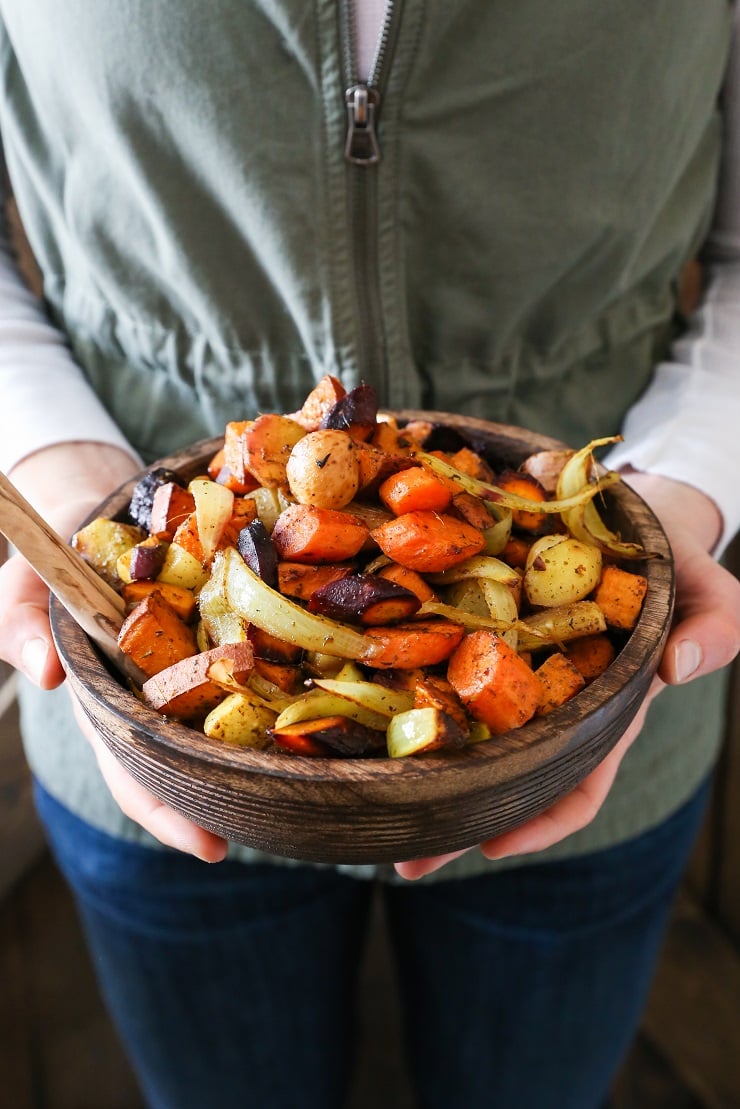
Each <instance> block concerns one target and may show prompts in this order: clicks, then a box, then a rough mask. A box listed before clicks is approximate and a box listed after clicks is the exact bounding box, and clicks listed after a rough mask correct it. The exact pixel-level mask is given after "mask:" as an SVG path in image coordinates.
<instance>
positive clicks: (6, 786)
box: [0, 682, 44, 898]
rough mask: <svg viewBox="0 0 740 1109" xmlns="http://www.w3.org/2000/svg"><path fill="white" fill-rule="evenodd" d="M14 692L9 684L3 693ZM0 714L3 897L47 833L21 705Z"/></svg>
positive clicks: (35, 857) (39, 849) (11, 703)
mask: <svg viewBox="0 0 740 1109" xmlns="http://www.w3.org/2000/svg"><path fill="white" fill-rule="evenodd" d="M8 691H11V692H12V685H11V684H10V683H7V682H6V684H5V685H4V686H3V687H2V690H0V694H7V693H8ZM7 700H9V704H8V705H7V706H6V707H5V711H4V712H3V714H2V716H0V843H4V844H12V845H13V850H12V851H7V850H6V851H2V852H0V898H2V897H3V896H4V895H5V894H6V892H7V891H8V890H9V889H10V887H11V886H12V885H13V883H14V882H17V881H18V879H19V878H20V877H21V875H23V874H24V873H25V872H26V871H27V870H28V868H29V867H31V866H33V865H34V864H35V863H36V862H37V861H38V859H39V858H40V856H41V854H42V852H43V850H44V835H43V832H42V829H41V825H40V824H39V821H38V819H37V817H36V812H35V809H34V806H33V799H32V796H31V777H30V773H29V770H28V766H27V765H26V760H25V757H24V755H23V748H22V746H21V739H20V731H19V727H18V708H17V705H16V703H15V701H14V700H13V699H10V698H7Z"/></svg>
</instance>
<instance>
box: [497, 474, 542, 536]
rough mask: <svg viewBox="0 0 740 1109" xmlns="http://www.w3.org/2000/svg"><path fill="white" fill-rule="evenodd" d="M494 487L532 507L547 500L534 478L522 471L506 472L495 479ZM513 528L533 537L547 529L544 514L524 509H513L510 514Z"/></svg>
mask: <svg viewBox="0 0 740 1109" xmlns="http://www.w3.org/2000/svg"><path fill="white" fill-rule="evenodd" d="M496 485H498V487H499V489H504V490H505V491H506V492H507V493H514V494H515V495H516V496H517V497H524V498H525V499H526V500H528V501H532V502H533V505H534V504H537V503H538V502H539V503H541V502H542V501H546V500H547V493H546V492H545V490H544V488H543V487H542V485H540V483H539V481H538V480H537V478H536V477H532V475H531V474H528V473H525V472H524V471H523V470H506V471H504V473H502V474H499V475H498V477H497V478H496ZM511 518H512V521H513V523H514V526H515V527H517V528H521V530H522V531H529V532H533V533H534V534H535V535H537V534H539V533H540V532H542V531H544V530H546V529H547V528H548V527H549V523H548V517H547V513H546V512H536V511H534V510H533V511H532V512H527V511H525V510H524V509H514V510H513V511H512V514H511Z"/></svg>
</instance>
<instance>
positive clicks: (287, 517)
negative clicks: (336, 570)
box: [272, 504, 368, 562]
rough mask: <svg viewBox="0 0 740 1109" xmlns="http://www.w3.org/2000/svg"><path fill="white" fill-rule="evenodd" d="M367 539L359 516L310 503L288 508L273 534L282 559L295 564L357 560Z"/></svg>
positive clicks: (280, 516)
mask: <svg viewBox="0 0 740 1109" xmlns="http://www.w3.org/2000/svg"><path fill="white" fill-rule="evenodd" d="M367 537H368V529H367V527H366V526H365V524H363V522H362V521H361V520H360V519H359V518H358V517H356V516H352V515H350V513H348V512H339V511H338V510H337V509H334V508H315V507H314V506H313V505H308V504H291V505H288V507H287V508H286V509H285V510H284V511H283V512H281V513H280V515H279V516H278V518H277V521H276V522H275V527H274V528H273V531H272V541H273V543H274V544H275V547H276V548H277V551H278V555H279V556H280V558H281V559H286V560H288V561H293V562H343V561H345V560H347V559H350V558H354V556H355V555H356V554H357V552H358V551H359V550H361V548H362V547H363V545H364V543H365V541H366V539H367Z"/></svg>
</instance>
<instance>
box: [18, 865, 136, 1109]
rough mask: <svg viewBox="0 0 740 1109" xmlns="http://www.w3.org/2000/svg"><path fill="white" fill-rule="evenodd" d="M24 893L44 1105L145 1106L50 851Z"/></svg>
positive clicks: (85, 1108)
mask: <svg viewBox="0 0 740 1109" xmlns="http://www.w3.org/2000/svg"><path fill="white" fill-rule="evenodd" d="M16 898H17V900H18V904H19V912H21V913H22V917H23V922H24V957H25V963H26V981H27V997H28V1005H29V1007H30V1011H31V1020H32V1031H31V1039H30V1042H31V1043H33V1044H34V1063H35V1073H34V1081H35V1086H36V1091H37V1098H38V1101H37V1103H36V1107H37V1109H41V1107H43V1109H144V1102H143V1099H142V1097H141V1095H140V1094H139V1092H138V1090H137V1086H136V1082H135V1080H134V1077H133V1074H132V1072H131V1069H130V1067H129V1065H128V1063H127V1061H126V1059H125V1058H124V1055H123V1052H122V1050H121V1047H120V1045H119V1043H118V1040H117V1038H116V1035H115V1033H114V1031H113V1028H112V1025H111V1023H110V1020H109V1019H108V1016H107V1014H106V1012H105V1010H104V1008H103V1005H102V1002H101V999H100V994H99V991H98V987H97V983H96V981H95V977H94V974H93V970H92V966H91V963H90V959H89V956H88V954H87V950H86V948H85V944H84V940H83V937H82V932H81V930H80V927H79V924H78V920H77V916H76V911H75V908H74V903H73V901H72V898H71V896H70V894H69V891H68V890H67V887H66V886H65V885H64V883H63V881H62V879H61V877H60V876H59V874H58V872H57V870H56V868H55V867H54V865H53V863H52V862H51V859H50V858H48V857H47V858H45V859H44V860H43V861H42V863H41V864H40V865H39V866H38V867H37V868H36V869H35V870H34V872H33V873H32V874H31V875H29V876H28V877H27V878H26V879H25V880H24V881H23V883H22V884H21V886H20V887H19V889H18V891H17V894H16Z"/></svg>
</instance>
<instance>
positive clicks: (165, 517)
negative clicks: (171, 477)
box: [149, 481, 195, 542]
mask: <svg viewBox="0 0 740 1109" xmlns="http://www.w3.org/2000/svg"><path fill="white" fill-rule="evenodd" d="M194 511H195V499H194V498H193V494H192V493H190V492H188V490H187V489H183V487H182V486H181V485H178V484H177V483H176V482H174V481H168V482H166V483H165V484H164V485H160V486H159V488H158V489H157V491H156V492H155V494H154V499H153V501H152V515H151V521H150V523H149V531H150V533H151V534H152V535H153V536H156V538H157V539H166V540H167V541H168V542H170V541H171V540H172V537H173V536H174V534H175V532H176V531H177V528H178V527H179V525H180V524H181V523H182V522H183V521H184V520H187V518H188V516H189V515H190V513H191V512H194Z"/></svg>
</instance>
